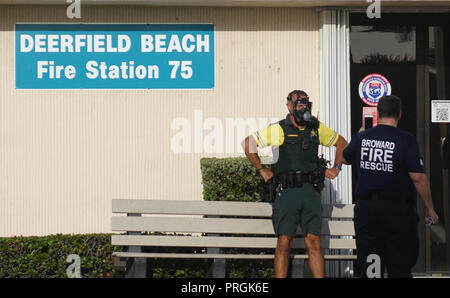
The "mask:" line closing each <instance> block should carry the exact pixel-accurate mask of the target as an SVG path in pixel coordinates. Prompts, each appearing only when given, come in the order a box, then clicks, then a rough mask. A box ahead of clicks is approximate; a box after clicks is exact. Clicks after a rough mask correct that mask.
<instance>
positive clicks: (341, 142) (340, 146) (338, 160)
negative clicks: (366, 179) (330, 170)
mask: <svg viewBox="0 0 450 298" xmlns="http://www.w3.org/2000/svg"><path fill="white" fill-rule="evenodd" d="M346 146H347V141H346V140H345V138H344V137H343V136H341V135H339V137H338V140H337V141H336V144H334V147H336V157H335V158H334V164H335V165H337V164H338V165H340V164H343V163H345V160H344V157H343V156H342V151H344V149H345V147H346Z"/></svg>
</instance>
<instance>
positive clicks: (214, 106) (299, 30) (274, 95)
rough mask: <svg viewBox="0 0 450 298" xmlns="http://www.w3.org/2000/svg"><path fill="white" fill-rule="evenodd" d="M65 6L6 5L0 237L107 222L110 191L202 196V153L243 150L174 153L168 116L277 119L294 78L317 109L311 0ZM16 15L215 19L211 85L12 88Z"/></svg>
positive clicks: (102, 227)
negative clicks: (70, 11)
mask: <svg viewBox="0 0 450 298" xmlns="http://www.w3.org/2000/svg"><path fill="white" fill-rule="evenodd" d="M65 9H66V8H65V6H58V7H56V6H55V7H53V6H50V7H49V6H20V7H18V6H0V69H1V71H0V237H1V236H12V235H45V234H54V233H93V232H109V231H110V217H111V199H112V198H138V199H172V200H176V199H186V200H201V199H202V186H201V173H200V158H201V157H203V156H219V157H220V156H236V155H238V153H211V154H207V153H204V152H203V153H190V154H184V153H180V154H175V153H173V152H172V150H171V140H172V138H173V137H174V135H176V134H177V132H178V130H173V129H171V125H172V122H173V121H174V120H175V119H177V118H180V117H183V118H186V119H188V120H189V121H190V123H191V124H192V126H194V111H195V110H198V111H201V113H202V118H203V120H206V119H207V118H211V117H214V118H217V119H220V121H222V123H223V124H224V125H223V126H224V128H225V120H226V118H233V119H237V118H244V119H247V118H255V119H259V118H267V119H268V120H270V118H278V119H279V118H281V117H283V116H284V115H285V113H286V108H285V106H284V103H285V97H286V95H287V93H288V92H289V91H291V90H292V89H297V88H300V89H304V90H306V91H307V92H308V93H309V94H310V97H311V98H312V99H313V101H314V102H315V105H314V111H317V110H318V96H319V46H318V45H319V40H318V39H319V24H318V13H317V12H316V11H315V10H314V9H309V8H181V7H172V8H155V7H83V8H82V12H81V16H82V19H81V20H69V19H67V17H66V11H65ZM16 22H43V23H49V22H91V23H95V22H100V23H107V22H115V23H117V22H120V23H159V22H161V23H214V25H215V47H216V50H215V61H216V62H215V63H216V64H215V68H216V78H215V88H214V89H213V90H197V91H196V90H184V91H179V90H160V91H155V90H150V91H149V90H142V91H140V90H132V91H126V90H50V91H27V90H15V86H14V67H15V66H14V24H15V23H16ZM192 128H193V127H192ZM207 133H208V131H207V130H205V131H204V132H203V136H205V135H206V134H207ZM192 134H194V133H193V132H192ZM224 134H225V132H224ZM237 141H240V140H236V142H237ZM192 142H193V143H192V150H193V149H194V140H193V141H192Z"/></svg>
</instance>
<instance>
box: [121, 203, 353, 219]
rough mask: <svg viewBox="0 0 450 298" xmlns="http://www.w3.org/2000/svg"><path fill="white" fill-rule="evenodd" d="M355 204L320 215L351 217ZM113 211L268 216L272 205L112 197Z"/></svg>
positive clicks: (329, 208) (332, 207) (338, 206)
mask: <svg viewBox="0 0 450 298" xmlns="http://www.w3.org/2000/svg"><path fill="white" fill-rule="evenodd" d="M353 207H354V205H351V204H349V205H345V204H335V205H323V217H333V218H353ZM112 212H113V213H141V214H179V215H223V216H258V217H271V216H272V204H271V203H259V202H229V201H194V200H173V201H172V200H124V199H113V200H112Z"/></svg>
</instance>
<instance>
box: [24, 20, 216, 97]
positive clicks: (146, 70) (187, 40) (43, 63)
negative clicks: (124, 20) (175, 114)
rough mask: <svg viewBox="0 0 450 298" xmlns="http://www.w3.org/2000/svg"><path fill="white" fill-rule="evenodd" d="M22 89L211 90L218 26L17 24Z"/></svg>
mask: <svg viewBox="0 0 450 298" xmlns="http://www.w3.org/2000/svg"><path fill="white" fill-rule="evenodd" d="M15 54H16V57H15V63H16V69H15V75H16V88H17V89H211V88H214V82H215V81H214V78H215V71H214V25H213V24H16V31H15Z"/></svg>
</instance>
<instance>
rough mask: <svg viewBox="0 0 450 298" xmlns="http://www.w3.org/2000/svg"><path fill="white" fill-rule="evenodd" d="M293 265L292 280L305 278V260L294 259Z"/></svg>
mask: <svg viewBox="0 0 450 298" xmlns="http://www.w3.org/2000/svg"><path fill="white" fill-rule="evenodd" d="M291 265H292V278H304V277H305V260H301V259H293V260H292V264H291Z"/></svg>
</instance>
